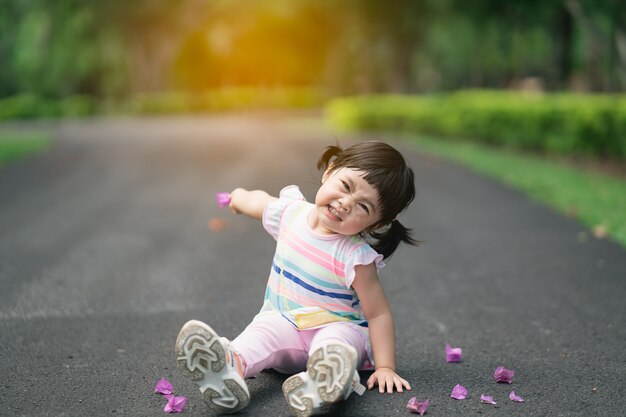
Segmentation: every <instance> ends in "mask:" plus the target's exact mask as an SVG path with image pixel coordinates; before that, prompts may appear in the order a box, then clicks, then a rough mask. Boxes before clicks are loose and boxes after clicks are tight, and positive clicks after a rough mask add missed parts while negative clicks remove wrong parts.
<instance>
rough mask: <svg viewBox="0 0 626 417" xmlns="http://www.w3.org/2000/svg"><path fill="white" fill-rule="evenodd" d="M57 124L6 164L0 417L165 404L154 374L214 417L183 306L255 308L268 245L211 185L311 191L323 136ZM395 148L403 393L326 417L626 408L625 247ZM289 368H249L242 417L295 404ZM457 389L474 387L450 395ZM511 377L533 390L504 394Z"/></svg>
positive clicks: (306, 124) (290, 122) (291, 121)
mask: <svg viewBox="0 0 626 417" xmlns="http://www.w3.org/2000/svg"><path fill="white" fill-rule="evenodd" d="M5 127H6V126H5ZM11 128H18V129H19V128H21V127H20V126H19V125H18V126H11ZM52 129H53V131H54V132H55V141H54V146H53V147H52V149H51V150H50V151H49V152H48V153H46V154H44V155H40V156H36V157H33V158H30V159H27V160H24V161H21V162H18V163H16V164H13V165H10V166H8V167H3V168H2V169H0V415H10V416H20V415H25V416H40V415H51V416H63V415H67V416H101V415H109V416H110V415H119V414H125V415H133V416H134V415H137V416H157V415H163V411H162V410H163V406H164V405H165V400H164V399H163V398H162V397H160V396H159V395H157V394H154V393H153V390H154V386H155V383H156V382H157V380H158V379H159V378H167V379H169V380H170V381H171V382H172V383H173V385H174V389H175V392H176V394H177V395H185V396H187V397H188V403H187V406H186V408H185V411H184V414H185V415H189V416H192V415H193V416H204V415H207V414H208V411H207V409H206V408H205V406H204V405H203V403H202V399H201V396H200V393H199V392H198V391H197V390H196V389H195V386H194V385H193V384H192V383H190V382H189V381H187V380H185V379H184V378H183V377H181V376H179V375H178V373H177V370H176V362H175V359H174V342H175V338H176V335H177V333H178V330H179V328H180V326H181V325H182V324H183V323H185V322H186V321H187V320H189V319H192V318H195V319H200V320H203V321H206V322H208V323H209V324H210V325H211V326H213V327H214V328H215V329H216V330H217V331H218V332H220V333H221V334H222V335H224V336H227V337H229V338H232V337H234V336H236V335H237V334H238V332H239V331H241V330H242V329H243V328H244V326H245V325H246V324H247V323H248V322H249V321H250V319H251V318H252V317H253V315H254V314H255V313H256V312H257V310H258V309H259V308H260V306H261V301H262V297H263V290H264V286H265V282H266V279H267V274H268V271H269V267H270V262H271V257H272V254H273V250H274V246H273V240H272V239H271V237H269V235H267V234H266V233H265V232H264V231H263V229H262V227H261V226H260V224H259V223H258V222H255V221H254V220H251V219H246V218H243V217H240V216H233V215H231V214H230V213H229V212H228V211H225V210H219V209H218V208H217V207H216V205H215V204H214V202H213V198H214V197H213V196H214V193H215V192H216V191H228V190H231V189H232V188H234V187H236V186H243V187H247V188H263V189H266V190H267V191H269V192H271V193H278V191H279V190H280V189H281V188H282V187H283V186H285V185H288V184H294V183H295V184H300V185H301V187H302V189H303V191H304V192H305V195H307V197H309V198H312V197H313V196H314V192H315V190H316V184H317V181H318V178H319V173H318V172H316V170H315V162H316V160H317V157H318V155H319V154H320V152H321V151H322V150H323V148H324V146H326V145H327V144H330V143H332V142H333V141H334V139H333V136H332V135H331V134H330V133H328V132H325V131H323V129H322V128H321V127H320V125H319V123H317V121H316V120H315V119H304V118H300V117H293V118H282V117H274V116H271V117H270V116H269V115H265V116H261V115H257V116H223V117H214V118H191V117H189V118H186V117H182V118H171V119H142V120H137V119H116V120H95V121H83V122H65V123H62V124H56V125H54V126H52ZM340 138H341V139H346V138H345V137H344V136H340ZM389 139H390V140H391V138H389ZM398 146H399V147H400V148H402V149H403V150H404V152H405V154H406V156H407V158H408V160H409V161H410V164H411V165H412V166H413V168H414V169H415V171H416V174H417V189H418V197H417V200H416V201H415V202H414V204H413V205H412V206H411V207H410V208H409V210H408V211H407V212H406V213H405V214H404V215H403V216H402V217H401V220H402V221H403V222H404V223H406V224H407V225H409V226H412V227H413V228H414V229H415V231H416V234H417V237H418V238H419V239H421V240H424V241H425V242H424V244H423V245H422V246H421V247H419V248H404V249H401V250H400V251H399V252H398V253H397V254H396V255H395V257H394V258H393V259H392V260H391V261H390V262H389V264H388V266H387V267H386V268H385V269H384V270H383V272H382V274H381V275H382V279H383V282H384V286H385V289H386V291H387V294H388V297H389V299H390V301H391V303H392V306H393V309H394V312H395V316H396V327H397V329H396V332H397V339H398V343H397V344H398V368H399V373H400V374H401V375H403V376H404V377H405V378H407V379H408V380H409V381H410V382H411V384H412V385H413V391H412V392H406V393H402V394H398V393H396V394H393V395H389V394H379V393H378V392H374V391H370V392H367V393H366V394H365V395H364V396H362V397H357V396H355V395H353V396H351V397H350V398H349V399H348V401H346V402H344V403H342V404H341V405H339V406H338V407H337V408H336V409H335V413H334V414H335V415H342V416H395V415H409V412H408V411H407V410H406V409H405V406H406V403H407V402H408V400H409V398H410V397H412V396H414V395H417V396H418V398H420V399H425V398H429V399H430V402H431V406H430V409H429V411H428V414H427V415H431V416H457V415H458V416H460V415H484V416H496V415H499V416H528V415H535V416H545V415H550V416H572V415H581V416H582V415H584V416H590V415H598V416H622V415H624V410H626V399H625V395H624V388H625V385H626V384H625V383H624V381H625V379H626V378H625V375H626V372H625V371H626V369H625V364H626V353H625V352H624V349H625V348H626V343H625V342H626V331H625V325H624V321H625V320H624V319H625V306H626V303H625V300H626V251H625V250H624V249H622V248H620V247H619V246H618V245H617V244H615V243H613V242H611V241H609V240H597V239H595V238H593V237H592V236H591V235H590V234H589V233H588V232H586V231H585V229H584V228H583V227H582V226H580V225H579V224H577V223H576V221H575V220H573V219H569V218H566V217H563V216H561V215H559V214H557V213H555V212H553V211H552V210H550V209H548V208H546V207H544V206H542V205H540V204H538V203H535V202H532V201H530V200H528V199H527V198H526V197H524V196H523V195H521V194H520V193H518V192H516V191H513V190H511V189H508V188H506V187H504V186H502V185H499V184H497V183H495V182H493V181H492V180H489V179H487V178H485V177H482V176H479V175H476V174H474V173H472V172H469V171H468V170H466V169H464V168H462V167H459V166H456V165H454V164H450V163H447V162H444V161H441V160H438V159H435V158H431V157H427V156H424V155H420V154H419V153H418V152H416V150H415V148H413V147H412V146H411V145H409V144H403V143H401V144H399V145H398ZM210 226H211V227H210ZM212 229H213V230H212ZM219 229H222V230H219ZM445 343H450V344H452V345H453V346H460V347H462V348H463V361H462V362H461V363H458V364H448V363H446V362H445V359H444V344H445ZM497 366H506V367H507V368H510V369H514V370H515V372H516V375H515V378H514V380H513V384H512V385H508V384H497V383H495V382H494V381H493V379H492V373H493V371H494V369H495V368H496V367H497ZM366 376H367V375H366V374H363V375H362V377H363V379H365V378H366ZM284 379H285V376H283V375H281V374H278V373H275V372H264V373H262V374H261V375H260V376H259V377H257V378H256V379H253V380H250V381H249V382H250V383H249V386H250V391H251V396H252V401H251V404H250V406H249V407H248V408H247V409H246V410H245V412H244V413H242V414H244V415H251V416H252V415H254V416H287V415H289V414H288V407H287V405H286V403H285V401H284V399H283V397H282V393H281V390H280V386H281V384H282V382H283V380H284ZM456 384H461V385H463V386H465V387H466V388H467V389H468V391H469V396H468V398H467V399H465V400H463V401H457V400H454V399H452V398H450V396H449V395H450V392H451V391H452V388H453V387H454V386H455V385H456ZM512 389H514V390H515V392H516V393H517V394H519V395H520V396H522V397H523V398H525V400H526V401H525V402H524V403H515V402H512V401H510V400H509V399H508V395H509V392H510V391H511V390H512ZM483 393H484V394H487V395H491V396H493V397H494V399H495V400H496V401H497V402H498V405H497V406H492V405H487V404H481V402H480V400H479V398H480V395H481V394H483Z"/></svg>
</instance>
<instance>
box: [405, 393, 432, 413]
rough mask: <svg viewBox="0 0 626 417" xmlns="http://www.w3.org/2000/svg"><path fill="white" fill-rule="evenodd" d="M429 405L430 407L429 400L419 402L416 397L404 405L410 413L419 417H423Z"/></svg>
mask: <svg viewBox="0 0 626 417" xmlns="http://www.w3.org/2000/svg"><path fill="white" fill-rule="evenodd" d="M429 405H430V401H429V400H424V401H419V400H418V399H417V397H413V398H411V399H410V400H409V403H408V404H407V405H406V408H408V409H409V410H410V411H411V412H412V413H416V414H419V415H420V416H423V415H424V413H426V410H428V406H429Z"/></svg>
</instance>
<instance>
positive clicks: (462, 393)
mask: <svg viewBox="0 0 626 417" xmlns="http://www.w3.org/2000/svg"><path fill="white" fill-rule="evenodd" d="M450 397H452V398H454V399H455V400H464V399H465V397H467V389H466V388H465V387H464V386H463V385H459V384H456V385H455V386H454V388H453V389H452V393H451V394H450Z"/></svg>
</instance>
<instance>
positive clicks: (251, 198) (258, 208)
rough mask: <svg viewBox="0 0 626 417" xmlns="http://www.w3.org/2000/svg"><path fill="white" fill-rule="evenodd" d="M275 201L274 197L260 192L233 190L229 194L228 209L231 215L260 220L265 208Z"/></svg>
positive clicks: (241, 189)
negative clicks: (243, 215) (241, 215)
mask: <svg viewBox="0 0 626 417" xmlns="http://www.w3.org/2000/svg"><path fill="white" fill-rule="evenodd" d="M275 200H277V198H276V197H274V196H271V195H269V194H268V193H266V192H265V191H262V190H253V191H248V190H244V189H243V188H235V189H234V190H233V191H232V192H231V193H230V209H231V210H232V211H233V213H237V214H239V213H241V214H245V215H247V216H250V217H253V218H255V219H259V220H261V219H262V218H263V210H265V207H266V206H267V205H268V204H269V203H271V202H272V201H275Z"/></svg>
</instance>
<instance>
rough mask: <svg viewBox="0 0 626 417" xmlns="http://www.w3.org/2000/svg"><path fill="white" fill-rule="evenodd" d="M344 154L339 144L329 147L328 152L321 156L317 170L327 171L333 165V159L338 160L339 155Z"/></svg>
mask: <svg viewBox="0 0 626 417" xmlns="http://www.w3.org/2000/svg"><path fill="white" fill-rule="evenodd" d="M342 153H343V149H342V148H341V146H339V142H337V145H331V146H327V147H326V150H325V151H324V153H323V154H322V156H320V159H319V160H318V161H317V169H321V170H323V171H326V169H328V167H330V165H331V163H332V159H334V158H337V157H338V156H339V155H341V154H342Z"/></svg>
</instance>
